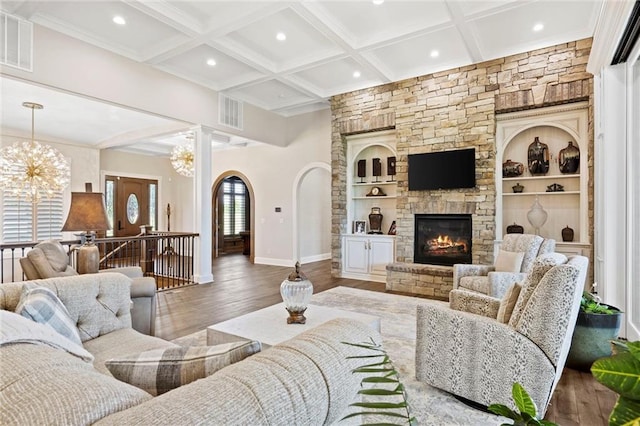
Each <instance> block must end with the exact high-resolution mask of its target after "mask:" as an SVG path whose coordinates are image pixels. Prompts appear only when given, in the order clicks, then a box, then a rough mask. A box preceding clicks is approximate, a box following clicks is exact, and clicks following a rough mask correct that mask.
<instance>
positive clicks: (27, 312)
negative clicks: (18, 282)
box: [16, 283, 82, 346]
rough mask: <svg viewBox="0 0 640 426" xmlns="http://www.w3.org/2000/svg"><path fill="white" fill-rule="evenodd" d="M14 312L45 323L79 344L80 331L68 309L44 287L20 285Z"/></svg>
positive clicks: (28, 284) (80, 342) (30, 284)
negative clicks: (18, 298)
mask: <svg viewBox="0 0 640 426" xmlns="http://www.w3.org/2000/svg"><path fill="white" fill-rule="evenodd" d="M16 313H17V314H19V315H22V316H23V317H25V318H28V319H30V320H32V321H34V322H37V323H39V324H45V325H47V326H49V327H51V328H53V329H54V330H55V331H57V332H58V333H60V334H61V335H63V336H64V337H66V338H67V339H69V340H71V341H72V342H74V343H76V344H78V345H81V346H82V341H81V340H80V333H78V327H76V323H75V322H74V321H73V320H72V319H71V316H70V315H69V311H67V308H66V307H65V306H64V304H63V303H62V301H61V300H60V299H59V298H58V296H56V294H55V293H54V292H53V291H51V290H49V289H48V288H45V287H38V286H37V285H35V284H33V283H27V284H24V285H23V286H22V296H21V297H20V302H18V306H17V307H16Z"/></svg>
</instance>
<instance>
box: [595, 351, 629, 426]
mask: <svg viewBox="0 0 640 426" xmlns="http://www.w3.org/2000/svg"><path fill="white" fill-rule="evenodd" d="M614 343H615V344H616V347H617V348H618V351H617V353H616V354H615V355H613V356H610V357H606V358H601V359H599V360H597V361H596V362H594V363H593V366H592V367H591V373H592V374H593V377H595V378H596V380H597V381H599V382H600V383H602V384H603V385H605V386H606V387H608V388H609V389H611V390H613V391H614V392H616V393H618V394H619V397H618V400H617V401H616V405H615V406H614V407H613V411H611V414H610V416H609V425H610V426H618V425H638V424H640V342H621V341H619V342H614Z"/></svg>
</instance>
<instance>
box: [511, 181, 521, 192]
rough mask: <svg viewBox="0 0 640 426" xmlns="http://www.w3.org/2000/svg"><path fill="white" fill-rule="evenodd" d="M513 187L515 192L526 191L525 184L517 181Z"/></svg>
mask: <svg viewBox="0 0 640 426" xmlns="http://www.w3.org/2000/svg"><path fill="white" fill-rule="evenodd" d="M511 189H512V190H513V192H514V194H520V193H521V192H522V191H524V186H523V185H520V184H519V183H517V184H515V185H513V186H512V187H511Z"/></svg>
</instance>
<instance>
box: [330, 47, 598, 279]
mask: <svg viewBox="0 0 640 426" xmlns="http://www.w3.org/2000/svg"><path fill="white" fill-rule="evenodd" d="M590 49H591V39H585V40H579V41H575V42H570V43H563V44H559V45H557V46H552V47H548V48H544V49H538V50H534V51H531V52H525V53H520V54H517V55H512V56H508V57H506V58H500V59H496V60H493V61H487V62H483V63H479V64H474V65H469V66H465V67H459V68H455V69H451V70H447V71H443V72H438V73H434V74H429V75H425V76H421V77H417V78H411V79H407V80H402V81H399V82H395V83H389V84H385V85H382V86H377V87H373V88H370V89H364V90H359V91H356V92H351V93H345V94H342V95H337V96H334V97H332V98H331V110H332V168H333V172H332V173H333V205H332V232H333V235H332V260H333V262H332V273H333V274H334V275H339V272H340V270H341V266H342V265H341V247H340V234H341V232H344V231H346V230H347V229H348V227H347V225H348V224H347V223H346V205H347V199H346V162H345V161H346V160H345V153H346V146H345V140H344V136H345V135H348V134H353V133H361V132H369V131H375V130H383V129H389V128H394V127H395V129H396V135H397V141H396V149H397V161H396V172H397V175H396V178H397V181H398V198H397V200H396V202H397V204H396V209H397V221H396V225H397V237H396V260H397V262H407V263H411V262H413V239H414V235H413V233H414V230H413V226H414V214H416V213H471V214H472V217H473V253H472V260H473V262H474V263H493V242H494V240H495V208H496V193H495V179H496V176H494V175H495V172H494V171H495V153H496V145H495V127H496V126H495V114H496V111H506V110H509V109H510V108H520V109H524V108H532V107H538V106H548V105H554V104H558V103H565V102H574V101H578V100H585V99H588V100H589V105H590V108H589V116H590V121H589V135H590V140H589V176H590V184H589V208H592V207H593V183H592V182H593V179H592V176H593V161H592V158H593V79H592V76H591V74H589V73H587V72H586V64H587V61H588V58H589V52H590ZM468 147H475V149H476V184H477V185H476V188H474V189H456V190H444V191H411V192H410V191H409V190H408V183H407V156H408V155H409V154H417V153H424V152H437V151H444V150H450V149H462V148H468ZM589 221H590V224H589V228H590V232H589V234H590V242H592V240H593V218H592V217H590V220H589ZM592 257H593V256H592Z"/></svg>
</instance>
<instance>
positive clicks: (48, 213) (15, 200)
mask: <svg viewBox="0 0 640 426" xmlns="http://www.w3.org/2000/svg"><path fill="white" fill-rule="evenodd" d="M63 214H64V213H63V196H62V194H57V195H55V196H54V197H52V198H50V199H49V198H43V199H42V200H41V201H40V202H39V203H38V204H37V205H36V217H35V218H34V217H33V207H32V204H31V203H30V202H28V201H25V200H24V199H23V198H19V197H16V196H15V195H12V194H11V193H10V192H9V191H4V194H3V212H2V242H3V243H7V244H8V243H20V242H27V241H32V230H33V227H34V226H35V227H36V232H37V240H38V241H42V240H48V239H61V238H62V232H61V231H60V230H61V229H62V225H63V220H64V218H63Z"/></svg>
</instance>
